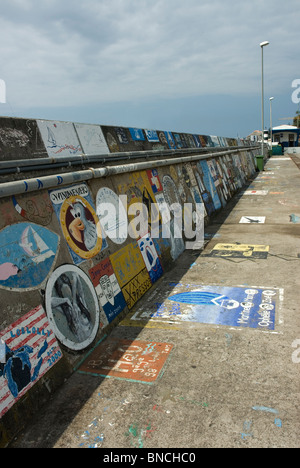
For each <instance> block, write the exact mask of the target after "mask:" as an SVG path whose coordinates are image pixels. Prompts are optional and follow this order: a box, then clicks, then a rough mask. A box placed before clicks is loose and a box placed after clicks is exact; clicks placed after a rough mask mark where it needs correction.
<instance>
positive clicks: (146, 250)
mask: <svg viewBox="0 0 300 468" xmlns="http://www.w3.org/2000/svg"><path fill="white" fill-rule="evenodd" d="M138 245H139V248H140V251H141V253H142V256H143V259H144V262H145V265H146V268H147V270H148V273H149V276H150V278H151V281H152V283H155V282H156V281H157V280H158V279H159V278H160V277H161V276H162V275H163V268H162V266H161V263H160V259H159V257H158V254H157V251H156V248H155V245H154V241H153V240H152V239H151V236H150V234H149V233H148V234H146V235H145V236H143V237H142V238H141V239H139V240H138Z"/></svg>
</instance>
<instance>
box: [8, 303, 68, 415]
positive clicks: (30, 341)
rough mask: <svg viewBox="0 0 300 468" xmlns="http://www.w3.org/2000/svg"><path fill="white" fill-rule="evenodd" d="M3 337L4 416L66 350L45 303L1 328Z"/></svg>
mask: <svg viewBox="0 0 300 468" xmlns="http://www.w3.org/2000/svg"><path fill="white" fill-rule="evenodd" d="M0 338H1V341H2V342H3V343H5V355H4V356H2V359H1V360H0V418H1V417H2V416H3V415H4V414H5V413H6V412H7V411H8V410H9V409H10V408H11V407H12V406H13V405H14V404H15V403H16V402H17V401H18V400H19V399H20V398H21V397H22V396H23V395H24V394H25V393H26V392H27V391H28V390H29V389H30V388H32V387H33V385H34V384H35V383H36V382H37V381H38V380H39V379H40V378H41V377H43V375H45V374H46V372H47V371H48V370H49V369H51V367H53V366H54V365H55V364H56V363H57V362H58V361H59V360H60V359H61V358H62V352H61V350H60V348H59V345H58V343H57V341H56V338H55V336H54V333H53V331H52V329H51V327H50V324H49V321H48V319H47V316H46V314H45V311H44V309H43V308H42V306H39V307H37V308H36V309H33V310H32V311H31V312H29V313H28V314H26V315H24V316H23V317H22V318H20V319H19V320H17V321H16V322H14V323H13V324H12V325H10V326H9V327H7V328H6V329H5V330H3V331H1V332H0ZM3 357H4V358H5V359H4V360H3Z"/></svg>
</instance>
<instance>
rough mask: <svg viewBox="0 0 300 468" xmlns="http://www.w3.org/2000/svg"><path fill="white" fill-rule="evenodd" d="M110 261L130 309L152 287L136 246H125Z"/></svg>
mask: <svg viewBox="0 0 300 468" xmlns="http://www.w3.org/2000/svg"><path fill="white" fill-rule="evenodd" d="M110 261H111V264H112V267H113V270H114V272H115V275H116V277H117V280H118V283H119V285H120V287H121V289H122V293H123V295H124V298H125V301H126V304H127V307H128V308H129V309H132V307H133V306H134V304H136V302H137V301H138V300H139V299H140V298H141V297H142V296H143V295H144V294H145V293H146V292H147V291H148V290H149V289H150V288H151V287H152V282H151V279H150V276H149V273H148V271H147V268H146V266H145V262H144V260H143V257H142V254H141V251H140V249H139V246H138V244H137V243H136V242H133V243H131V244H128V245H126V246H125V247H123V248H122V249H120V250H118V251H117V252H116V253H114V254H112V255H111V256H110Z"/></svg>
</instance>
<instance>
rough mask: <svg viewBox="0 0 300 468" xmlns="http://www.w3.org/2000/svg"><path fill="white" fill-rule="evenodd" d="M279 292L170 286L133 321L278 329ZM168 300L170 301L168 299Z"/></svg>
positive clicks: (179, 284)
mask: <svg viewBox="0 0 300 468" xmlns="http://www.w3.org/2000/svg"><path fill="white" fill-rule="evenodd" d="M277 293H278V291H277V290H276V289H261V288H256V287H255V288H241V287H221V286H204V285H198V284H183V283H167V282H166V284H164V285H163V286H162V288H161V290H160V291H157V294H156V296H155V302H154V301H153V299H152V301H151V302H150V301H149V303H147V304H144V305H143V307H142V308H139V309H138V310H137V312H136V313H135V314H134V315H133V316H132V320H142V321H143V320H150V319H151V320H155V321H156V320H157V321H170V320H171V321H173V322H177V323H180V322H199V323H212V324H215V325H228V326H234V327H249V328H258V329H261V330H274V329H275V309H276V298H277ZM166 297H167V299H165V298H166Z"/></svg>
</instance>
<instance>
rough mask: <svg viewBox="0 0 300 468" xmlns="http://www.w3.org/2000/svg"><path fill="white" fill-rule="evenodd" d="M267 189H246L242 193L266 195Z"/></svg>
mask: <svg viewBox="0 0 300 468" xmlns="http://www.w3.org/2000/svg"><path fill="white" fill-rule="evenodd" d="M268 193H269V191H268V190H246V192H244V193H243V195H261V196H265V195H268Z"/></svg>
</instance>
